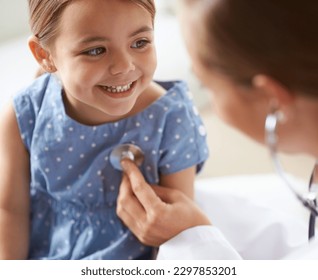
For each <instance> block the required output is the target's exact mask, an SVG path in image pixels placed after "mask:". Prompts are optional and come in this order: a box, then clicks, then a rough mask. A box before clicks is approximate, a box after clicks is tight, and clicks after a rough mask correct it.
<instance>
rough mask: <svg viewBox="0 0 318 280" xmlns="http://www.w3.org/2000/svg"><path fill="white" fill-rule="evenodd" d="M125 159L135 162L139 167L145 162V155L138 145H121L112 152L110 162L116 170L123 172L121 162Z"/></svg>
mask: <svg viewBox="0 0 318 280" xmlns="http://www.w3.org/2000/svg"><path fill="white" fill-rule="evenodd" d="M125 158H128V159H130V160H131V161H134V162H135V163H136V164H137V166H140V165H141V164H142V162H143V161H144V158H145V155H144V153H143V151H142V150H141V149H140V148H139V147H138V146H137V145H134V144H121V145H118V146H117V147H115V148H114V149H113V150H112V152H111V153H110V157H109V160H110V163H111V165H112V166H113V167H114V168H115V169H116V170H119V171H122V166H121V161H122V160H123V159H125Z"/></svg>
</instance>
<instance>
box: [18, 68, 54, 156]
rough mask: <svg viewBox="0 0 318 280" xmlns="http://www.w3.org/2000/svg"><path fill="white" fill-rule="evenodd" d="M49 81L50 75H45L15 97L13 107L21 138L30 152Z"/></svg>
mask: <svg viewBox="0 0 318 280" xmlns="http://www.w3.org/2000/svg"><path fill="white" fill-rule="evenodd" d="M49 79H50V75H49V74H44V75H42V76H40V77H39V78H37V79H35V80H34V81H33V82H32V83H31V84H30V85H29V86H28V87H26V88H25V89H23V90H21V91H20V92H18V93H17V94H16V95H15V96H14V97H13V107H14V111H15V114H16V118H17V122H18V126H19V130H20V134H21V138H22V140H23V143H24V145H25V146H26V148H27V149H28V150H30V146H31V142H32V137H33V131H34V127H35V125H36V118H37V116H38V115H39V112H40V109H41V104H42V101H43V98H44V94H45V91H46V88H47V84H48V82H49Z"/></svg>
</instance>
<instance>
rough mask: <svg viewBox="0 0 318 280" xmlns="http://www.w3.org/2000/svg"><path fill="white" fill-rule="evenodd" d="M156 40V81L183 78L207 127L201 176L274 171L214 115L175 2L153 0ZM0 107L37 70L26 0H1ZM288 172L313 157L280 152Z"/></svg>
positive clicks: (305, 168) (263, 153)
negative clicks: (193, 67) (185, 42)
mask: <svg viewBox="0 0 318 280" xmlns="http://www.w3.org/2000/svg"><path fill="white" fill-rule="evenodd" d="M156 3H157V8H158V14H157V18H156V26H155V32H156V43H157V52H158V69H157V71H156V74H155V79H157V80H166V79H184V80H186V81H187V82H188V84H189V87H190V90H191V91H192V93H193V95H194V102H195V104H196V105H197V107H198V109H199V111H200V113H201V115H202V118H203V121H204V123H205V125H206V128H207V131H208V141H209V145H210V148H211V151H210V154H211V156H210V159H209V160H208V161H207V163H206V166H205V168H204V170H203V172H202V173H201V174H200V175H199V176H200V177H201V178H205V177H217V176H230V175H240V174H267V173H273V172H274V169H273V166H272V164H271V161H270V158H269V154H268V152H267V150H266V149H265V148H264V147H262V146H260V145H259V144H257V143H255V142H254V141H252V140H250V139H248V138H247V137H245V136H244V135H242V134H241V133H240V132H238V131H236V130H234V129H232V128H230V127H228V126H227V125H225V124H223V123H222V122H221V121H220V120H218V118H217V117H216V116H215V115H214V114H213V110H212V106H211V104H210V100H209V96H208V93H207V91H206V90H205V89H204V88H203V87H202V86H201V85H200V83H199V82H198V80H197V79H196V78H195V76H194V75H193V73H192V71H191V64H190V61H189V58H188V56H187V53H186V50H185V47H184V45H183V41H182V38H181V35H180V30H179V25H178V21H177V18H176V15H175V3H176V1H171V0H170V1H169V0H157V2H156ZM0 6H1V9H0V65H1V67H0V83H1V85H2V91H1V98H0V110H1V109H2V107H3V106H4V104H5V103H6V102H8V101H9V99H10V96H12V95H13V94H15V92H16V91H17V90H19V89H20V88H22V87H23V86H25V85H26V84H28V83H29V82H30V81H31V80H32V79H33V77H34V73H35V71H36V69H37V65H36V63H35V60H34V59H33V57H32V55H31V53H30V52H29V50H28V46H27V38H28V36H29V34H30V31H29V26H28V11H27V1H8V0H0ZM282 160H283V164H284V166H285V168H286V170H287V171H288V172H290V173H292V174H293V175H295V176H296V177H301V178H304V179H306V180H307V178H308V177H309V175H310V173H311V168H312V166H313V163H314V160H313V159H312V158H308V157H306V156H304V155H297V156H286V155H282Z"/></svg>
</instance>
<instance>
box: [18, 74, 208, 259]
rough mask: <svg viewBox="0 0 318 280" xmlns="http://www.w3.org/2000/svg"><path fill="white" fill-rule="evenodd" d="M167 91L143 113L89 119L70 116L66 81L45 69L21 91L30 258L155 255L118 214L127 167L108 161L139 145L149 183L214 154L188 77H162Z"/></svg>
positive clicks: (135, 257)
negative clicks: (117, 151)
mask: <svg viewBox="0 0 318 280" xmlns="http://www.w3.org/2000/svg"><path fill="white" fill-rule="evenodd" d="M160 84H161V86H163V87H164V88H165V89H166V90H167V92H166V94H165V95H163V96H162V97H160V98H159V99H158V100H157V101H155V102H154V103H153V104H151V105H150V106H149V107H147V108H146V109H144V110H143V111H142V112H140V113H139V114H137V115H134V116H131V117H129V118H127V119H123V120H120V121H117V122H111V123H106V124H102V125H98V126H87V125H83V124H80V123H78V122H76V121H75V120H73V119H71V118H70V117H69V116H68V115H67V114H66V113H65V108H64V104H63V96H62V89H61V85H60V83H59V82H58V80H57V78H56V77H55V76H54V75H50V74H45V75H43V76H41V77H39V78H38V79H36V80H35V81H34V82H33V83H32V84H31V85H30V86H29V87H27V88H26V89H24V90H22V91H21V92H19V93H18V94H17V95H15V96H14V100H13V103H14V108H15V112H16V117H17V121H18V125H19V129H20V133H21V137H22V139H23V142H24V144H25V146H26V148H27V150H28V151H29V154H30V165H31V170H30V172H31V182H30V199H31V213H30V217H31V238H30V250H29V258H30V259H117V260H119V259H148V258H150V257H151V251H152V248H150V247H146V246H144V245H142V244H141V243H140V242H139V241H138V240H137V239H136V238H135V237H134V235H133V234H132V233H131V232H130V231H129V230H128V229H127V228H126V227H125V226H124V225H123V223H122V222H121V221H120V220H119V218H118V217H117V215H116V199H117V196H118V189H119V185H120V182H121V178H122V173H121V172H120V171H117V170H115V169H114V168H113V167H112V166H111V164H110V161H109V156H110V153H111V151H112V150H113V149H114V148H115V147H117V146H118V145H119V144H126V143H132V144H136V145H138V146H139V147H141V149H142V150H143V151H144V153H145V155H146V157H145V160H144V162H143V164H142V166H141V167H140V169H141V171H142V173H143V175H144V176H145V178H146V180H147V181H148V182H149V183H150V184H156V183H158V182H159V176H160V174H170V173H175V172H178V171H181V170H183V169H185V168H188V167H190V166H197V171H199V170H200V169H201V167H202V165H203V163H204V161H205V160H206V159H207V157H208V148H207V145H206V131H205V129H204V126H203V124H202V122H201V119H200V117H199V115H198V112H197V110H196V109H195V107H194V105H193V103H192V101H191V96H190V94H189V92H188V89H187V86H186V84H185V83H184V82H164V83H160Z"/></svg>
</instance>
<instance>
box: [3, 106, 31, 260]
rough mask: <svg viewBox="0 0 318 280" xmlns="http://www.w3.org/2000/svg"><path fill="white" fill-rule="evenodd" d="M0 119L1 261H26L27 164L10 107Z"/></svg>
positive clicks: (28, 177)
mask: <svg viewBox="0 0 318 280" xmlns="http://www.w3.org/2000/svg"><path fill="white" fill-rule="evenodd" d="M1 115H2V116H1V118H0V155H1V156H0V259H26V258H27V256H28V248H29V223H30V195H29V193H30V191H29V188H30V186H29V184H30V163H29V154H28V152H27V150H26V149H25V146H24V144H23V142H22V139H21V135H20V133H19V128H18V124H17V120H16V116H15V113H14V109H13V106H12V105H10V106H9V107H8V108H6V109H5V110H4V112H2V114H1Z"/></svg>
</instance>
